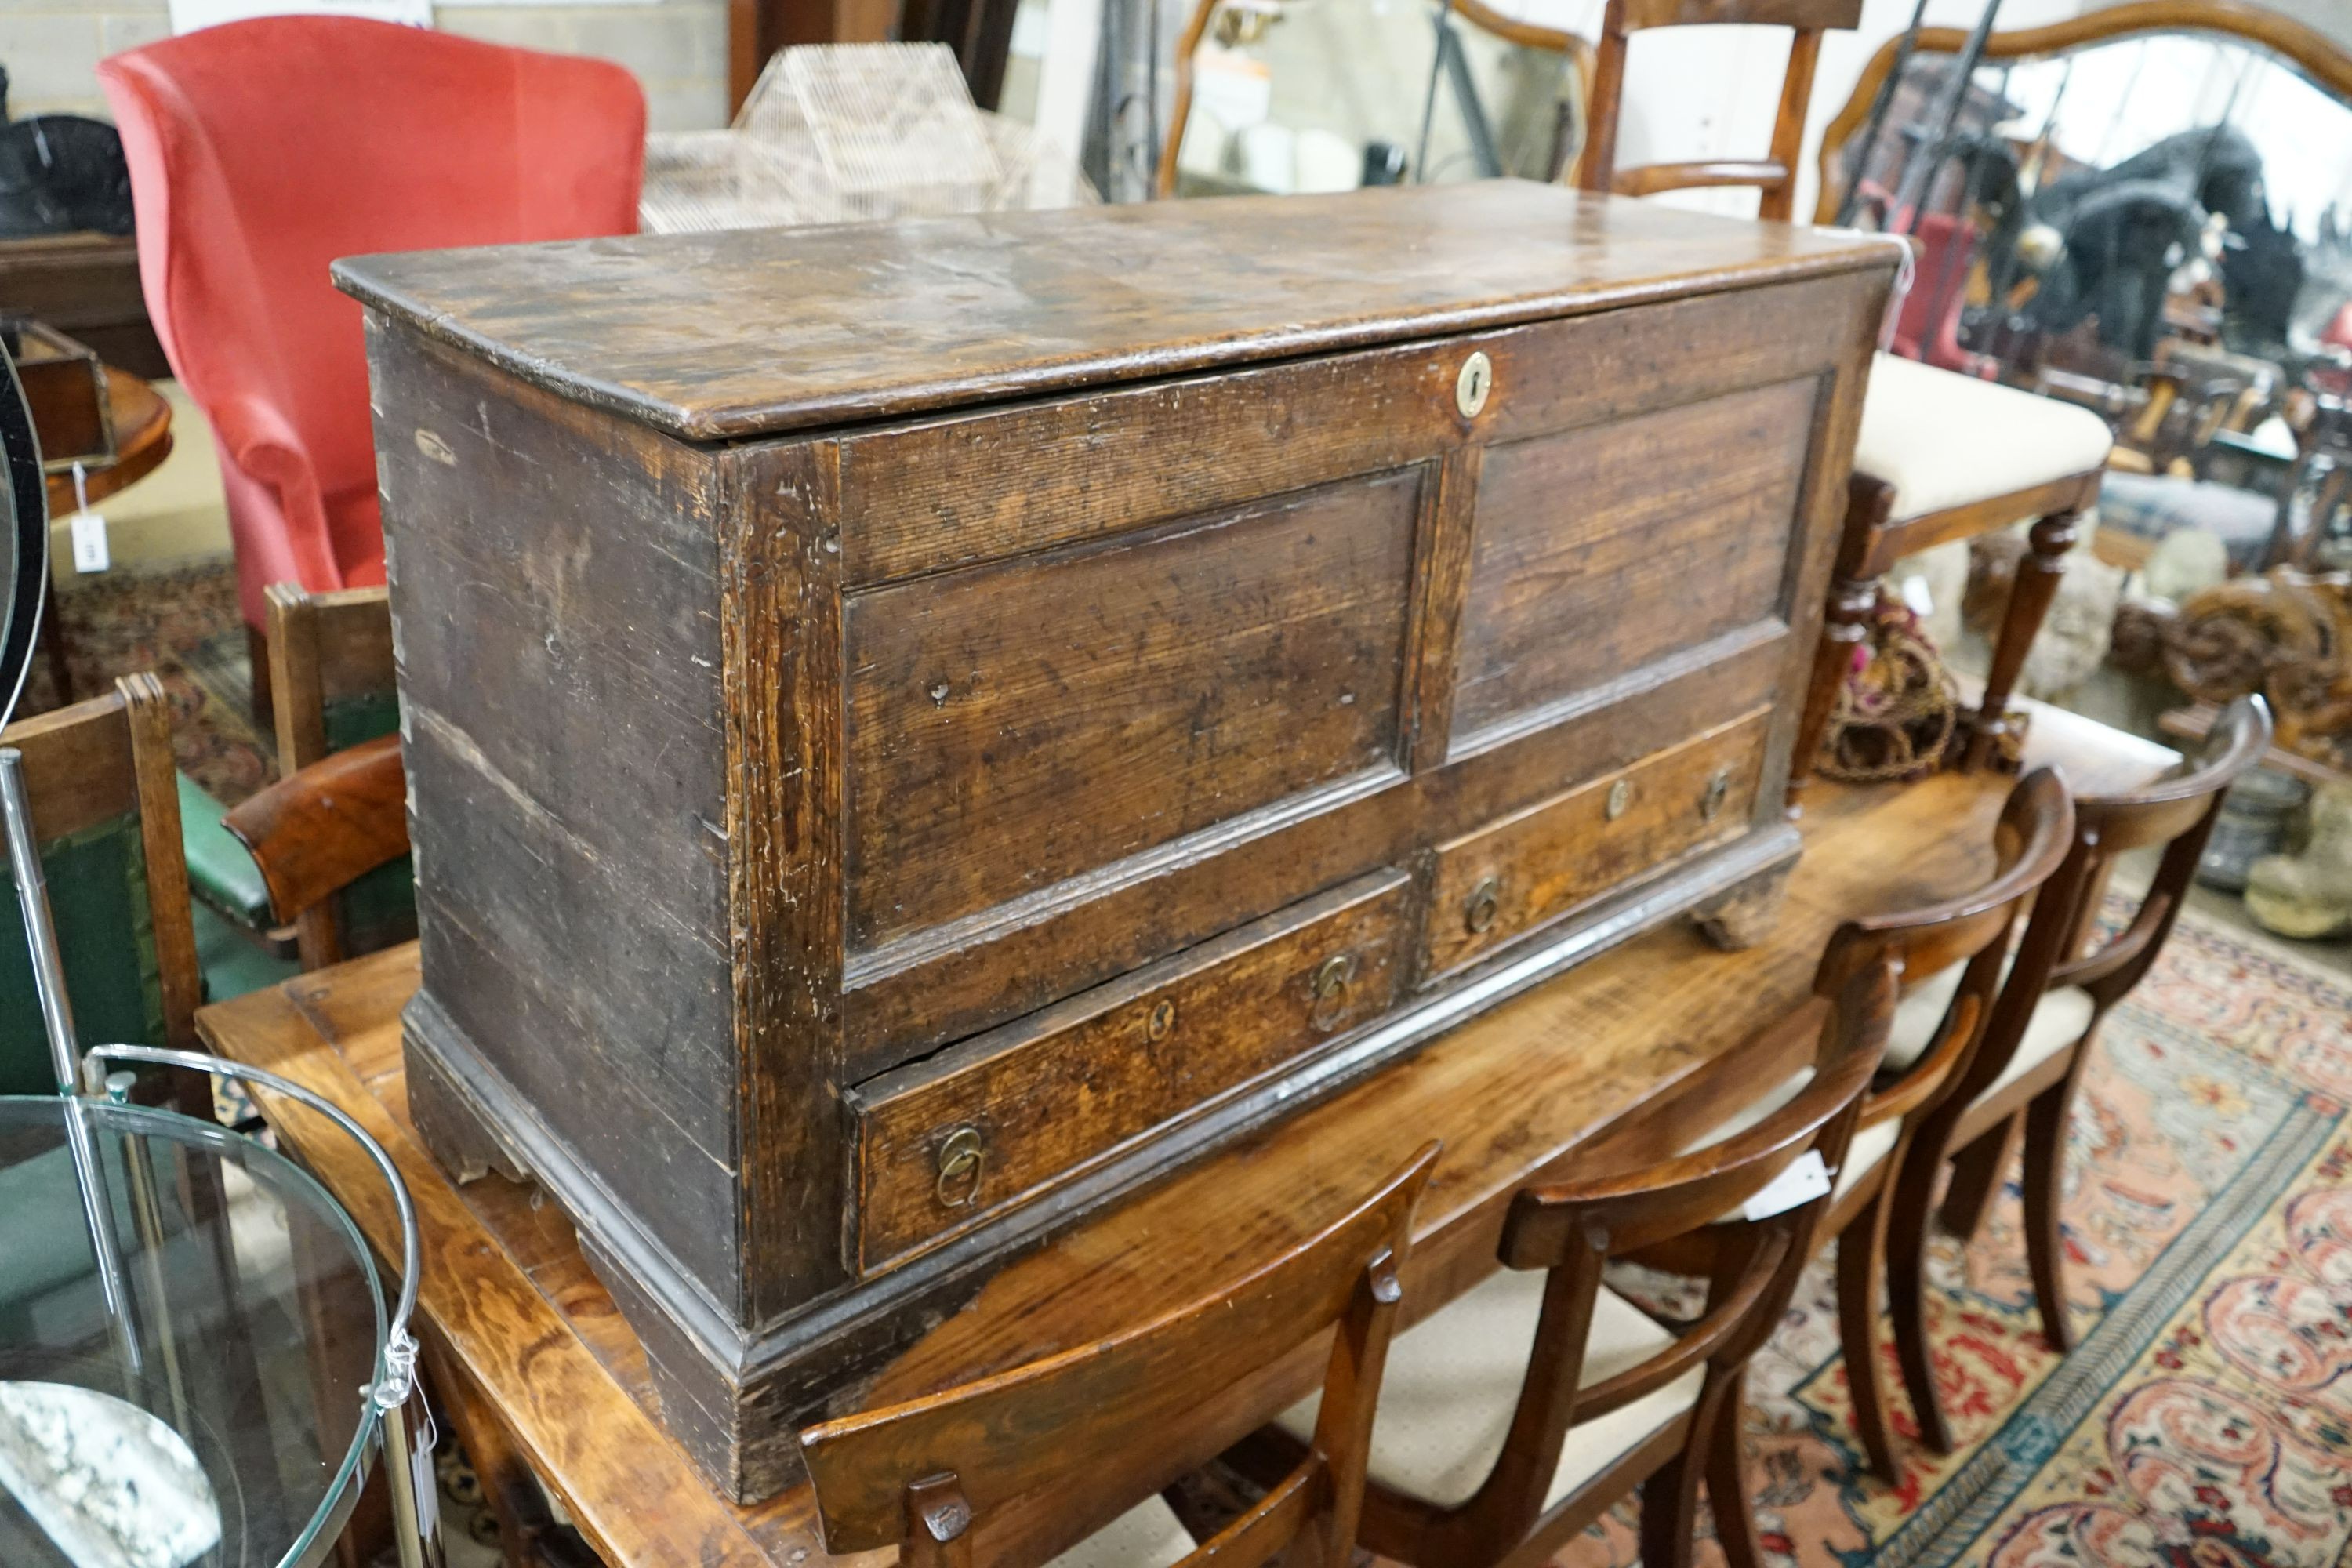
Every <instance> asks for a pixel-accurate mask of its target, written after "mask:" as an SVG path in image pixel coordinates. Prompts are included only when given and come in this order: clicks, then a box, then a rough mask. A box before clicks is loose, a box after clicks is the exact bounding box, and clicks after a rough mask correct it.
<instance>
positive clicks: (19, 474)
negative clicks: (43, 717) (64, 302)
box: [0, 349, 49, 727]
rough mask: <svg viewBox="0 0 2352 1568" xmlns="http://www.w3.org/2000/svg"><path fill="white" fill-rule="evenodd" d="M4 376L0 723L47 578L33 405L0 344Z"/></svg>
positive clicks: (18, 678) (33, 632) (26, 661)
mask: <svg viewBox="0 0 2352 1568" xmlns="http://www.w3.org/2000/svg"><path fill="white" fill-rule="evenodd" d="M0 366H5V367H6V371H7V381H6V384H5V385H0V448H5V453H6V457H7V463H8V476H7V480H8V482H7V485H6V487H5V490H6V493H5V503H0V504H5V512H0V727H5V725H6V724H7V722H8V720H9V718H10V716H11V715H13V714H14V713H15V712H16V700H17V699H18V698H19V697H21V696H22V695H23V694H24V690H25V678H26V675H27V674H28V673H30V671H31V670H32V668H33V647H34V644H35V642H36V640H37V637H38V636H39V634H40V628H41V606H42V603H43V600H44V599H45V597H46V594H45V590H46V589H47V585H48V580H49V489H48V482H47V479H44V478H43V477H42V474H41V446H40V440H39V438H38V437H36V436H35V435H34V433H33V415H32V410H31V409H30V408H29V407H27V406H26V403H25V393H24V388H23V387H21V386H20V385H18V384H17V381H16V362H15V361H14V360H13V359H11V358H10V357H9V356H8V354H7V353H6V351H5V349H0Z"/></svg>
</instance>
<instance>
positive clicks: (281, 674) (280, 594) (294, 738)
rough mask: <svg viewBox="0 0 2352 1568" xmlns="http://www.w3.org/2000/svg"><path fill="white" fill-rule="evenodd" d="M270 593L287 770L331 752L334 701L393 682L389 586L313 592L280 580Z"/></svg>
mask: <svg viewBox="0 0 2352 1568" xmlns="http://www.w3.org/2000/svg"><path fill="white" fill-rule="evenodd" d="M263 596H264V599H265V601H266V604H265V607H264V614H265V616H267V618H268V634H269V665H270V672H269V674H270V679H269V690H270V708H271V719H272V721H273V723H274V724H275V726H276V729H277V739H278V776H279V777H281V778H282V777H285V776H286V775H288V774H289V773H294V772H296V771H297V770H298V769H301V768H306V767H308V766H310V764H311V763H315V762H317V761H318V760H319V759H320V758H321V757H323V756H325V755H326V754H327V730H326V709H327V705H328V704H329V703H331V702H336V701H340V700H343V699H346V698H352V697H370V696H374V695H376V694H378V693H381V692H388V691H390V690H392V689H393V686H394V679H395V677H394V661H393V650H392V610H391V605H390V600H389V597H388V595H387V593H386V591H385V590H384V589H383V588H338V589H334V590H331V591H327V592H322V593H315V594H314V593H310V592H307V591H305V590H304V589H303V588H301V587H300V586H299V585H298V584H292V583H273V584H270V585H269V587H268V589H266V590H265V591H264V595H263Z"/></svg>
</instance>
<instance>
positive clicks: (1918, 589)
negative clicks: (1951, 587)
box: [1903, 577, 1936, 619]
mask: <svg viewBox="0 0 2352 1568" xmlns="http://www.w3.org/2000/svg"><path fill="white" fill-rule="evenodd" d="M1903 602H1904V603H1905V604H1906V605H1910V606H1911V613H1912V614H1913V615H1915V616H1919V617H1921V618H1922V619H1925V618H1926V617H1927V616H1932V615H1934V614H1935V613H1936V595H1933V594H1931V593H1929V592H1928V591H1927V579H1926V578H1925V577H1906V578H1904V579H1903Z"/></svg>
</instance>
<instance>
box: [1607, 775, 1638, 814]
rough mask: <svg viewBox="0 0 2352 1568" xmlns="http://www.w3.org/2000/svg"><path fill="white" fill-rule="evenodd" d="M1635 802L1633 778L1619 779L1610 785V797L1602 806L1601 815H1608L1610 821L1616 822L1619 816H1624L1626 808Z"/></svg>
mask: <svg viewBox="0 0 2352 1568" xmlns="http://www.w3.org/2000/svg"><path fill="white" fill-rule="evenodd" d="M1629 805H1633V780H1632V779H1619V780H1618V781H1617V782H1616V783H1615V784H1611V785H1610V786H1609V799H1608V801H1607V802H1606V803H1605V804H1604V805H1602V806H1601V816H1605V817H1607V818H1608V819H1609V820H1610V821H1612V822H1614V821H1616V820H1617V819H1618V818H1619V817H1621V816H1624V815H1625V808H1626V807H1627V806H1629Z"/></svg>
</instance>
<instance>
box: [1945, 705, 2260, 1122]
mask: <svg viewBox="0 0 2352 1568" xmlns="http://www.w3.org/2000/svg"><path fill="white" fill-rule="evenodd" d="M2270 740H2271V720H2270V710H2269V709H2268V708H2267V707H2266V706H2264V705H2263V700H2262V699H2261V698H2259V697H2242V698H2240V699H2238V700H2236V701H2234V702H2232V703H2231V704H2230V706H2229V708H2228V709H2227V710H2224V711H2223V713H2222V714H2221V718H2220V719H2219V720H2218V721H2216V722H2215V724H2214V726H2213V733H2212V736H2211V738H2210V741H2209V742H2208V744H2207V751H2206V754H2205V757H2204V759H2203V760H2202V761H2201V762H2200V763H2199V764H2198V766H2197V767H2195V768H2194V769H2192V770H2190V771H2189V772H2188V773H2184V774H2182V775H2180V776H2179V777H2178V778H2172V779H2166V780H2163V781H2160V782H2159V783H2158V784H2152V785H2150V786H2149V787H2148V788H2147V789H2145V790H2141V791H2137V792H2136V793H2134V794H2132V795H2111V796H2085V797H2084V798H2083V799H2081V800H2078V801H2076V802H2075V803H2074V831H2073V834H2072V840H2073V842H2072V845H2071V847H2070V852H2069V854H2068V856H2067V858H2066V863H2065V865H2064V866H2063V867H2062V868H2060V870H2059V872H2058V874H2057V875H2056V876H2054V877H2053V878H2052V879H2051V882H2050V886H2049V888H2048V889H2047V890H2046V891H2045V892H2044V894H2043V895H2042V900H2041V901H2040V903H2039V904H2038V905H2037V907H2036V908H2035V910H2034V912H2033V918H2032V921H2031V922H2029V924H2028V925H2027V927H2026V931H2025V936H2024V939H2023V940H2022V941H2021V942H2020V943H2019V946H2018V954H2017V962H2016V963H2014V964H2013V965H2012V966H2011V970H2010V976H2009V979H2008V981H2007V982H2006V983H2005V984H2003V985H2002V987H2001V992H2000V998H1999V1000H1998V1001H1997V1002H1996V1003H1995V1004H1994V1007H1993V1012H1992V1016H1991V1018H1990V1021H1989V1023H1988V1024H1987V1026H1986V1028H1985V1047H1984V1049H1982V1050H1981V1051H1979V1053H1978V1055H1977V1058H1976V1060H1975V1061H1974V1062H1973V1063H1972V1064H1970V1066H1969V1068H1968V1069H1967V1071H1966V1073H1965V1075H1964V1079H1965V1081H1963V1082H1960V1083H1958V1084H1957V1085H1955V1086H1954V1089H1953V1097H1952V1098H1953V1102H1954V1103H1955V1104H1956V1105H1959V1106H1966V1105H1968V1104H1969V1103H1970V1102H1971V1101H1973V1100H1975V1099H1976V1097H1977V1096H1978V1095H1979V1094H1980V1093H1981V1092H1983V1091H1984V1090H1985V1089H1989V1088H1990V1087H1991V1086H1992V1084H1993V1083H1994V1082H1996V1081H1997V1080H1998V1079H2000V1074H2001V1072H2002V1070H2003V1069H2004V1068H2007V1067H2008V1065H2009V1062H2010V1059H2011V1058H2012V1057H2014V1056H2015V1055H2016V1052H2017V1049H2018V1047H2019V1046H2020V1045H2021V1044H2022V1043H2023V1040H2024V1037H2025V1030H2026V1026H2028V1025H2030V1024H2031V1023H2032V1021H2033V1013H2034V1009H2035V1008H2036V1007H2037V1006H2038V1005H2040V1003H2041V1000H2042V994H2044V993H2045V992H2047V991H2048V990H2049V989H2051V987H2053V986H2056V985H2080V986H2081V987H2083V989H2084V990H2085V991H2088V992H2089V993H2090V994H2091V998H2092V1001H2093V1003H2094V1004H2095V1006H2096V1009H2097V1013H2096V1015H2095V1016H2105V1012H2106V1010H2107V1009H2108V1008H2109V1007H2111V1006H2113V1005H2115V1004H2116V1001H2118V1000H2120V999H2121V998H2122V997H2123V995H2124V994H2126V992H2128V991H2130V990H2131V988H2132V987H2133V986H2134V985H2137V984H2139V982H2140V980H2141V978H2142V977H2143V976H2144V975H2146V974H2147V970H2148V968H2149V966H2150V965H2151V964H2153V963H2155V962H2156V960H2157V957H2158V954H2159V953H2160V952H2162V951H2163V948H2164V941H2165V938H2166V937H2168V935H2170V934H2171V931H2172V922H2173V921H2175V920H2177V919H2178V918H2179V913H2180V907H2181V904H2182V903H2183V901H2184V900H2186V899H2187V897H2188V892H2189V879H2190V878H2191V877H2192V876H2194V875H2195V874H2196V870H2197V862H2198V860H2199V858H2200V857H2201V856H2202V855H2203V854H2204V851H2205V844H2206V840H2207V839H2208V838H2209V837H2211V834H2212V831H2213V824H2214V822H2215V821H2216V820H2218V819H2219V817H2220V816H2221V803H2222V800H2223V798H2224V797H2225V796H2226V795H2228V794H2229V790H2230V786H2231V784H2235V783H2236V782H2237V781H2238V779H2239V778H2240V776H2241V775H2242V774H2243V773H2246V772H2247V771H2248V770H2249V769H2251V768H2252V767H2254V766H2255V765H2256V764H2257V763H2260V762H2261V761H2262V757H2263V752H2264V751H2265V750H2266V749H2267V748H2268V747H2269V745H2270ZM2167 832H2169V834H2170V836H2171V837H2170V842H2169V843H2168V845H2167V847H2166V849H2165V854H2164V858H2163V859H2162V860H2161V861H2160V862H2159V863H2158V867H2157V873H2156V877H2155V879H2154V880H2153V881H2152V882H2151V883H2150V884H2149V886H2148V890H2147V895H2146V896H2145V897H2144V898H2143V899H2142V900H2141V901H2140V907H2139V909H2138V910H2137V912H2136V913H2135V914H2134V916H2133V918H2132V921H2131V923H2130V925H2128V926H2126V928H2125V930H2124V931H2123V932H2122V933H2121V934H2120V935H2118V936H2117V937H2116V939H2115V940H2114V941H2113V942H2108V943H2106V944H2105V945H2104V946H2103V947H2101V948H2100V950H2099V951H2098V952H2094V953H2091V954H2089V955H2087V956H2084V954H2083V948H2084V943H2085V942H2087V941H2088V940H2089V938H2090V936H2091V934H2092V932H2093V930H2094V928H2095V922H2096V921H2097V918H2098V904H2099V900H2100V898H2101V896H2102V895H2103V893H2104V892H2105V888H2106V885H2107V878H2108V873H2109V872H2110V871H2111V870H2112V868H2113V867H2114V863H2115V858H2116V856H2117V855H2119V854H2122V853H2124V852H2126V851H2127V850H2130V849H2135V848H2139V847H2145V846H2146V845H2148V844H2152V843H2159V842H2164V840H2165V836H2166V833H2167Z"/></svg>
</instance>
